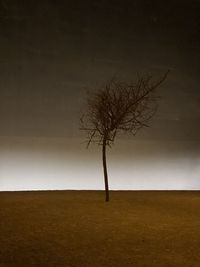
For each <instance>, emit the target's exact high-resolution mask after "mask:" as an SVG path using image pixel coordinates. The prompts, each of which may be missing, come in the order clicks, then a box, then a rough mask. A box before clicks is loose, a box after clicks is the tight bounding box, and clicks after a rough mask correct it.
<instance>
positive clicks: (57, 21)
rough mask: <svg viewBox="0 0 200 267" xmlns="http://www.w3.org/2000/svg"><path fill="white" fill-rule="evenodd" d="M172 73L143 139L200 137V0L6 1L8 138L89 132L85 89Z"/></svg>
mask: <svg viewBox="0 0 200 267" xmlns="http://www.w3.org/2000/svg"><path fill="white" fill-rule="evenodd" d="M167 69H170V70H171V73H170V75H169V77H168V79H167V81H166V82H165V84H164V85H163V86H162V88H161V90H160V95H161V100H160V108H159V110H158V113H157V115H156V117H155V119H154V121H153V123H152V127H151V128H150V129H148V130H147V131H146V132H144V133H143V132H141V133H140V135H139V137H138V138H150V139H151V138H153V139H154V138H156V139H163V140H164V139H170V140H174V139H175V140H177V139H178V140H200V88H199V83H200V1H197V0H196V1H194V0H181V1H179V0H176V1H174V0H173V1H172V0H171V1H164V0H163V1H162V0H159V1H158V0H157V1H153V0H151V1H150V0H149V1H147V0H146V1H145V0H135V1H134V0H131V1H127V0H124V1H122V0H120V1H119V0H115V1H111V0H99V1H92V0H91V1H85V0H84V1H82V0H78V1H74V0H73V1H67V0H65V1H61V0H60V1H59V0H58V1H55V0H41V1H36V0H34V1H30V0H29V1H27V0H26V1H25V0H23V1H22V0H0V92H1V95H0V135H2V136H49V137H54V136H55V137H59V136H62V137H63V136H66V137H76V136H79V135H80V131H79V116H80V113H81V110H82V109H83V105H84V100H83V99H84V97H85V87H88V88H98V86H100V85H101V84H102V83H103V82H105V81H106V80H108V79H110V78H112V77H113V75H117V76H118V77H119V78H120V79H126V80H130V79H132V80H134V77H135V75H136V72H137V71H138V72H140V73H144V72H150V73H153V74H154V75H155V77H159V75H161V74H162V73H164V72H165V71H166V70H167Z"/></svg>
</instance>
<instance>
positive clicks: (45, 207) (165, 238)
mask: <svg viewBox="0 0 200 267" xmlns="http://www.w3.org/2000/svg"><path fill="white" fill-rule="evenodd" d="M0 220H1V221H0V266H1V267H4V266H6V267H7V266H20V267H23V266H26V267H28V266H42V267H48V266H52V267H57V266H67V267H71V266H80V267H85V266H91V267H96V266H97V267H100V266H101V267H110V266H112V267H118V266H120V267H123V266H125V267H129V266H131V267H151V266H153V267H158V266H159V267H172V266H173V267H179V266H181V267H184V266H186V267H199V266H200V192H180V191H179V192H166V191H163V192H161V191H157V192H153V191H146V192H145V191H139V192H138V191H136V192H135V191H132V192H111V202H109V203H105V202H104V193H103V192H99V191H52V192H51V191H46V192H13V193H12V192H10V193H7V192H2V193H0Z"/></svg>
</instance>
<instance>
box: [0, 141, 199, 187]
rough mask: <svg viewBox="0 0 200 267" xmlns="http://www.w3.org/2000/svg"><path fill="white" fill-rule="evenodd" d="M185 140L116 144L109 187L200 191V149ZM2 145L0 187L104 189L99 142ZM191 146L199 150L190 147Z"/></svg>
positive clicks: (111, 152)
mask: <svg viewBox="0 0 200 267" xmlns="http://www.w3.org/2000/svg"><path fill="white" fill-rule="evenodd" d="M186 143H187V144H186ZM186 143H185V142H184V143H183V142H182V143H180V142H173V143H170V142H168V143H167V144H165V145H164V146H162V147H161V142H158V141H157V142H156V141H154V142H151V141H149V142H148V141H145V142H139V143H138V142H133V141H130V140H128V142H119V145H117V142H116V146H115V147H114V148H113V149H112V150H108V157H107V158H108V172H109V184H110V189H111V190H112V189H113V190H199V189H200V179H199V177H200V152H199V151H198V147H197V150H194V148H195V147H196V144H194V143H193V144H189V143H188V142H186ZM0 144H1V146H0V191H15V190H67V189H76V190H81V189H83V190H101V189H102V190H103V189H104V180H103V168H102V162H101V149H100V147H98V146H97V147H92V148H91V149H88V150H87V149H85V146H84V145H81V144H80V142H79V141H77V140H73V139H70V140H69V139H68V140H66V139H58V138H51V139H44V138H43V139H40V138H35V139H33V138H7V139H6V140H5V138H4V139H2V138H1V142H0ZM186 145H187V147H189V145H193V146H194V148H192V147H191V146H190V147H191V149H190V150H188V151H185V150H183V148H184V147H185V146H186ZM172 147H173V149H172ZM181 151H182V154H181ZM183 152H184V153H183ZM198 152H199V154H198Z"/></svg>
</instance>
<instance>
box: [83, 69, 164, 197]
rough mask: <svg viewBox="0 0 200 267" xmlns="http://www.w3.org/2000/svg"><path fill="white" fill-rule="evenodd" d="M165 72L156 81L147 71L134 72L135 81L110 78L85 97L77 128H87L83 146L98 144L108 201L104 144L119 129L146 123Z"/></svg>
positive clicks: (132, 129) (131, 130)
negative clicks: (136, 73) (144, 73)
mask: <svg viewBox="0 0 200 267" xmlns="http://www.w3.org/2000/svg"><path fill="white" fill-rule="evenodd" d="M168 72H169V71H167V72H166V73H165V74H164V75H163V76H162V78H160V79H159V80H157V81H153V80H152V76H149V75H147V76H142V77H140V76H138V78H137V81H136V82H135V83H126V82H121V81H118V80H116V79H112V80H111V81H109V82H108V83H106V84H105V85H104V86H103V87H102V88H101V89H100V90H98V91H95V92H94V93H92V94H90V95H89V97H88V99H87V100H88V102H87V104H88V105H87V110H86V112H85V113H84V114H83V116H82V117H81V128H80V129H81V130H84V131H86V132H87V140H86V141H87V147H88V146H89V145H90V143H91V142H95V143H97V144H99V145H101V146H102V160H103V170H104V182H105V193H106V201H109V185H108V172H107V163H106V147H107V146H109V147H111V146H112V144H113V142H114V141H115V137H116V136H117V134H118V133H119V132H120V131H122V132H129V133H132V134H133V135H135V134H136V133H137V132H138V130H139V129H141V128H143V127H148V123H149V121H150V119H151V118H152V117H153V115H154V114H155V111H156V109H157V99H158V96H157V94H156V89H157V88H158V87H159V86H160V85H161V84H162V83H163V81H164V80H165V79H166V77H167V75H168Z"/></svg>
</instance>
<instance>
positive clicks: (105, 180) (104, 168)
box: [102, 139, 109, 201]
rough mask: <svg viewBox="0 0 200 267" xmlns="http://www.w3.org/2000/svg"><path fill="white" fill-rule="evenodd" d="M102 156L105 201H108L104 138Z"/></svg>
mask: <svg viewBox="0 0 200 267" xmlns="http://www.w3.org/2000/svg"><path fill="white" fill-rule="evenodd" d="M102 158H103V172H104V182H105V193H106V201H109V186H108V173H107V164H106V139H104V140H103V146H102Z"/></svg>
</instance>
